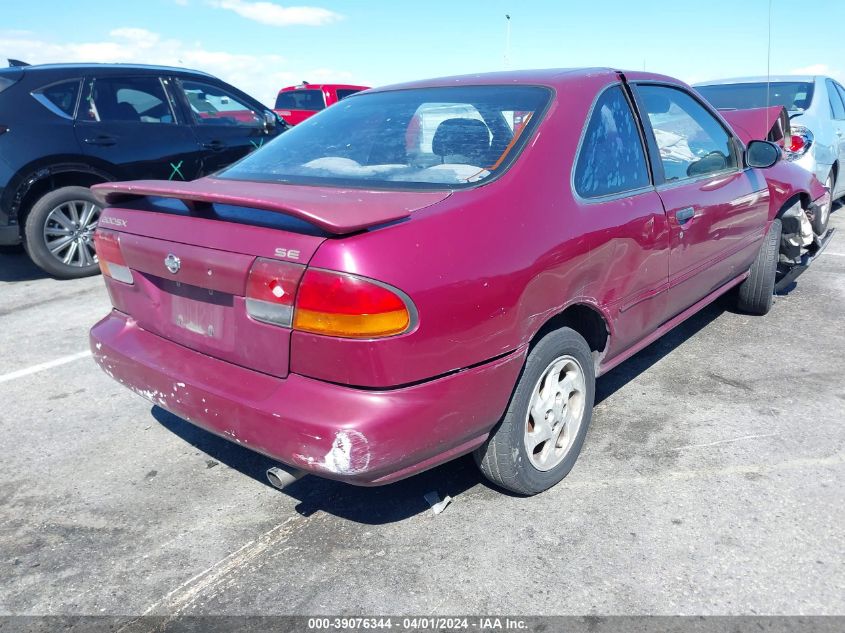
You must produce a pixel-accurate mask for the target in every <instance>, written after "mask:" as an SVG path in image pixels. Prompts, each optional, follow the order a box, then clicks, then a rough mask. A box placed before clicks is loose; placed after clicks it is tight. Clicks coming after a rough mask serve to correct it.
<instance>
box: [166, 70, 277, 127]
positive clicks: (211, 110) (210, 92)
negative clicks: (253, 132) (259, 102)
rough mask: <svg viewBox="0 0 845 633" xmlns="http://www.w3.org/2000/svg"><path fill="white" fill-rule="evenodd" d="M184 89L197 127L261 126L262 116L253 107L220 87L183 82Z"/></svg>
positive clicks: (196, 82) (197, 82)
mask: <svg viewBox="0 0 845 633" xmlns="http://www.w3.org/2000/svg"><path fill="white" fill-rule="evenodd" d="M182 89H183V90H184V91H185V97H187V99H188V104H189V105H190V106H191V112H192V113H193V115H194V121H195V122H196V124H197V125H236V126H243V127H258V126H260V125H261V121H262V118H261V115H260V114H259V113H258V112H256V110H255V108H254V107H253V106H251V105H249V104H247V103H245V102H244V101H242V100H240V99H239V98H238V97H236V96H235V95H233V94H231V93H230V92H229V91H227V90H224V89H223V88H221V87H219V86H215V85H212V84H206V83H202V82H199V81H182Z"/></svg>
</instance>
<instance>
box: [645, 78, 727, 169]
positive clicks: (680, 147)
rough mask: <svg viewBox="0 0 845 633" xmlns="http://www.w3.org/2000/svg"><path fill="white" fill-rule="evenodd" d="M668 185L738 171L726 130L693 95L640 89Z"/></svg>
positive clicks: (662, 87) (675, 89) (653, 87)
mask: <svg viewBox="0 0 845 633" xmlns="http://www.w3.org/2000/svg"><path fill="white" fill-rule="evenodd" d="M637 92H638V93H639V95H640V97H641V98H642V102H643V106H644V108H645V111H646V113H647V114H648V118H649V121H650V122H651V127H652V129H653V130H654V137H655V140H656V141H657V147H658V149H659V150H660V160H661V162H662V163H663V171H664V174H665V176H666V180H667V181H668V182H674V181H678V180H684V179H686V178H698V177H700V176H706V175H708V174H715V173H718V172H722V171H727V170H730V169H736V167H737V160H736V154H735V152H734V149H733V143H732V142H731V137H730V135H729V134H728V132H727V130H725V128H724V127H723V126H722V124H721V123H719V121H718V119H716V117H714V116H713V115H712V114H710V112H708V111H707V109H706V108H705V107H704V106H703V105H701V104H700V103H699V102H698V101H696V100H695V99H694V98H693V97H692V96H691V95H690V94H688V93H687V92H685V91H683V90H678V89H677V88H668V87H665V86H648V85H645V86H637Z"/></svg>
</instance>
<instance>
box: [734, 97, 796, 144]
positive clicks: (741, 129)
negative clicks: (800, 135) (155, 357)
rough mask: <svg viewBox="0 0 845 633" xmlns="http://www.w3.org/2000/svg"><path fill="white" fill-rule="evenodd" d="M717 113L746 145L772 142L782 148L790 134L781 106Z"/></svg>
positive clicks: (786, 116)
mask: <svg viewBox="0 0 845 633" xmlns="http://www.w3.org/2000/svg"><path fill="white" fill-rule="evenodd" d="M719 113H720V114H721V115H722V117H723V118H724V119H725V120H726V121H727V122H728V123H729V124H730V126H731V127H732V128H733V129H734V131H735V132H736V133H737V135H738V136H739V138H740V139H741V140H742V142H743V143H745V144H746V145H747V144H748V143H749V142H751V141H772V142H774V143H777V144H778V145H780V146H781V147H783V146H784V141H785V139H786V138H787V137H788V136H789V133H790V126H789V116H788V115H787V112H786V109H785V108H784V107H783V106H772V107H769V108H749V109H747V110H720V111H719Z"/></svg>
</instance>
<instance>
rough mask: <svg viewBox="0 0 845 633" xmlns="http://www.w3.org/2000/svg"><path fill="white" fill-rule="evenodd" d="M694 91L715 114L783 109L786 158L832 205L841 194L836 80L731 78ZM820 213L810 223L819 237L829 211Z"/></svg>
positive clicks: (844, 143)
mask: <svg viewBox="0 0 845 633" xmlns="http://www.w3.org/2000/svg"><path fill="white" fill-rule="evenodd" d="M695 89H696V90H698V91H699V92H700V93H701V94H702V96H704V98H705V99H707V100H708V101H709V102H710V103H711V104H713V105H714V106H715V107H716V108H718V109H721V110H744V109H747V108H763V107H766V106H783V107H785V108H786V109H787V111H788V113H789V120H790V127H791V131H792V136H791V138H789V139H786V142H785V146H784V149H785V150H786V157H787V159H788V160H791V161H793V162H795V163H797V164H799V165H801V166H802V167H804V168H805V169H807V170H808V171H810V172H812V173H814V174H815V175H816V177H817V178H818V179H819V180H820V181H821V182H823V183H824V184H825V186H826V187H827V188H828V189H829V190H830V192H831V198H832V199H833V200H836V199H837V198H839V197H841V196H843V195H845V174H843V173H842V170H841V167H842V166H845V88H843V87H842V86H841V85H839V83H838V82H837V81H835V80H834V79H831V78H830V77H823V76H809V75H780V76H773V77H770V78H768V79H767V78H766V77H737V78H735V79H718V80H715V81H706V82H702V83H698V84H695ZM840 175H841V177H840ZM821 211H822V212H821V213H820V214H819V216H818V217H817V218H815V219H814V222H813V229H814V230H815V232H816V234H819V235H820V234H821V233H823V232H824V231H825V230H826V228H827V220H828V216H829V214H830V206H829V205H828V206H827V207H826V208H825V209H822V210H821Z"/></svg>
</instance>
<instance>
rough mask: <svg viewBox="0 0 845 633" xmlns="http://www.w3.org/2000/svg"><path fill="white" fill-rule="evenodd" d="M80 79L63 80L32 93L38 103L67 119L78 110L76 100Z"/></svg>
mask: <svg viewBox="0 0 845 633" xmlns="http://www.w3.org/2000/svg"><path fill="white" fill-rule="evenodd" d="M80 83H81V80H80V79H74V80H72V81H63V82H61V83H57V84H53V85H52V86H46V87H44V88H41V89H40V90H36V91H35V92H33V93H32V96H33V97H34V98H35V100H36V101H38V103H40V104H41V105H43V106H44V107H45V108H47V109H48V110H50V111H51V112H53V113H54V114H58V115H59V116H60V117H64V118H67V119H72V118H73V113H74V111H75V110H76V100H77V98H78V97H79V84H80Z"/></svg>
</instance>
